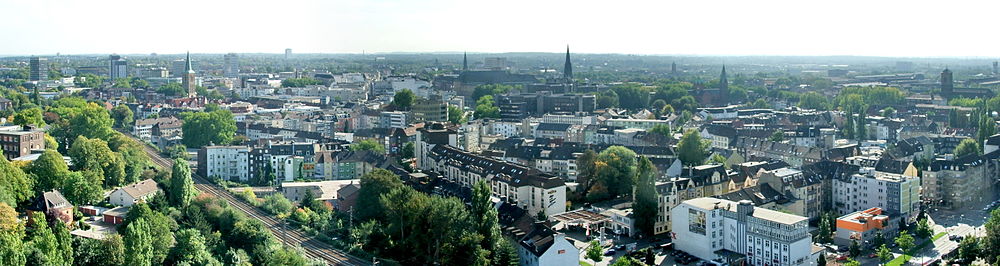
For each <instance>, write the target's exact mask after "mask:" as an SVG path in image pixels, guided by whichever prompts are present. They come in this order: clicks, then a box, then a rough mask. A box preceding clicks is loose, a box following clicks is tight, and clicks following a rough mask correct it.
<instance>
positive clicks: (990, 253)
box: [979, 209, 1000, 260]
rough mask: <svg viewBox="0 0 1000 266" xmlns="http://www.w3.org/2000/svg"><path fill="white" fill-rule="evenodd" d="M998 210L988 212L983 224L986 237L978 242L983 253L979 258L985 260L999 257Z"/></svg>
mask: <svg viewBox="0 0 1000 266" xmlns="http://www.w3.org/2000/svg"><path fill="white" fill-rule="evenodd" d="M998 210H1000V209H994V210H993V211H990V217H989V218H987V219H986V223H985V224H983V229H984V231H986V235H985V236H983V237H982V238H981V239H980V240H979V245H980V247H981V248H982V252H983V254H981V256H982V257H983V258H986V259H987V260H993V259H992V258H996V257H1000V211H998Z"/></svg>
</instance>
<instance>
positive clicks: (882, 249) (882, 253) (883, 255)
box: [876, 244, 892, 263]
mask: <svg viewBox="0 0 1000 266" xmlns="http://www.w3.org/2000/svg"><path fill="white" fill-rule="evenodd" d="M876 254H877V255H878V259H879V260H880V261H882V263H885V262H887V261H890V260H892V251H891V250H889V248H888V247H886V246H885V244H882V245H881V246H879V247H878V251H876Z"/></svg>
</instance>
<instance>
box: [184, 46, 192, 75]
mask: <svg viewBox="0 0 1000 266" xmlns="http://www.w3.org/2000/svg"><path fill="white" fill-rule="evenodd" d="M185 61H186V62H185V64H184V73H192V74H193V73H194V67H191V52H190V51H189V52H187V59H186V60H185Z"/></svg>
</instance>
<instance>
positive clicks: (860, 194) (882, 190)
mask: <svg viewBox="0 0 1000 266" xmlns="http://www.w3.org/2000/svg"><path fill="white" fill-rule="evenodd" d="M832 184H833V205H834V207H835V208H836V209H837V212H838V213H839V214H841V215H844V214H848V213H852V212H856V211H863V210H867V209H870V208H873V207H877V208H881V209H882V210H885V211H888V212H889V214H890V215H892V216H896V215H899V216H900V217H904V218H908V217H913V216H915V215H916V214H917V213H918V212H919V206H920V178H919V177H913V176H906V175H899V174H892V173H885V172H875V173H874V174H855V175H851V176H849V177H846V178H844V179H833V183H832Z"/></svg>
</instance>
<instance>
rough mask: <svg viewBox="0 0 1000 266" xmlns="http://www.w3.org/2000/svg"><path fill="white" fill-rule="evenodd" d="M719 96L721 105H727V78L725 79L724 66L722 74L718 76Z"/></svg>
mask: <svg viewBox="0 0 1000 266" xmlns="http://www.w3.org/2000/svg"><path fill="white" fill-rule="evenodd" d="M719 94H721V98H722V99H721V100H722V103H723V104H728V103H729V78H727V77H726V65H722V74H720V75H719Z"/></svg>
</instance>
